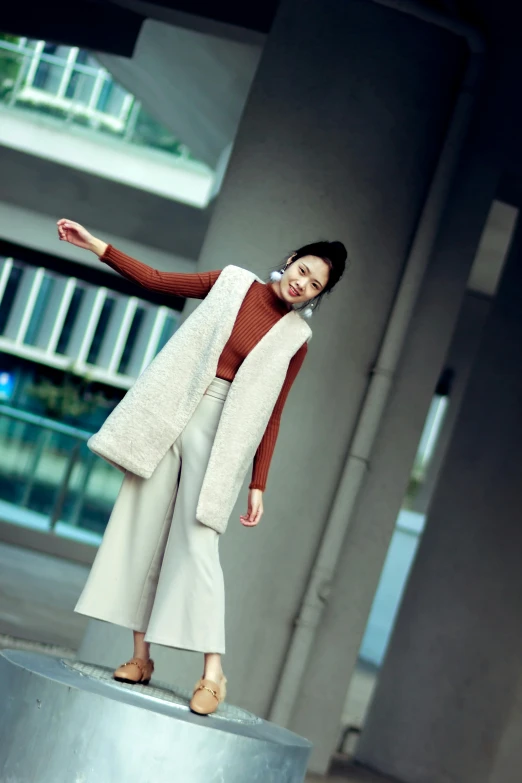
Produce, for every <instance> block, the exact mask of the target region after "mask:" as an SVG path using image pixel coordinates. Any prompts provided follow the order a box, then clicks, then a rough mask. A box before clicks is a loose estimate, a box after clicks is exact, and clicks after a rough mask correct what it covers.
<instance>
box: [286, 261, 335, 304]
mask: <svg viewBox="0 0 522 783" xmlns="http://www.w3.org/2000/svg"><path fill="white" fill-rule="evenodd" d="M329 274H330V267H329V266H328V264H327V263H326V261H323V259H322V258H318V257H317V256H303V257H302V258H299V259H297V261H293V260H292V259H291V258H290V259H289V261H288V265H287V267H286V269H285V271H284V274H283V277H282V278H281V280H280V281H279V283H278V284H276V286H274V287H275V288H276V292H277V294H278V295H279V296H280V298H281V299H283V300H284V301H285V302H287V303H288V304H292V305H297V304H302V303H303V302H308V301H310V299H314V297H316V296H318V294H320V293H321V291H322V290H323V289H324V287H325V285H326V284H327V282H328V276H329Z"/></svg>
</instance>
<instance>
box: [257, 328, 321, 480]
mask: <svg viewBox="0 0 522 783" xmlns="http://www.w3.org/2000/svg"><path fill="white" fill-rule="evenodd" d="M307 350H308V346H307V344H306V343H305V344H304V345H303V346H301V348H300V349H299V350H298V351H297V353H296V354H295V356H293V357H292V360H291V361H290V364H289V365H288V370H287V372H286V378H285V382H284V384H283V388H282V389H281V391H280V392H279V397H278V398H277V402H276V404H275V406H274V410H273V411H272V415H271V417H270V420H269V422H268V424H267V427H266V430H265V434H264V435H263V439H262V441H261V443H260V444H259V447H258V449H257V452H256V455H255V457H254V467H253V470H252V481H251V482H250V487H249V488H250V489H261V490H263V492H264V490H265V489H266V482H267V478H268V471H269V469H270V462H271V461H272V454H273V453H274V449H275V445H276V441H277V435H278V433H279V425H280V422H281V414H282V412H283V408H284V407H285V402H286V398H287V397H288V394H289V392H290V389H291V388H292V384H293V382H294V381H295V379H296V378H297V374H298V372H299V370H300V369H301V367H302V365H303V362H304V360H305V356H306V352H307Z"/></svg>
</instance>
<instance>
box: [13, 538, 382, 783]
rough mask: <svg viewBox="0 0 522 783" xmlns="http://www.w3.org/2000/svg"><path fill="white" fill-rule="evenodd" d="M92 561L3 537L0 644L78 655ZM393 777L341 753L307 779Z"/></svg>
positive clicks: (351, 710) (360, 781) (355, 718)
mask: <svg viewBox="0 0 522 783" xmlns="http://www.w3.org/2000/svg"><path fill="white" fill-rule="evenodd" d="M88 573H89V566H85V565H80V564H79V563H72V562H69V561H67V560H64V559H61V558H57V557H52V556H50V555H46V554H43V553H41V552H33V551H31V550H28V549H23V548H21V547H17V546H12V545H10V544H4V543H2V542H0V648H6V647H11V648H12V647H17V648H20V647H21V648H23V649H35V650H41V651H42V652H46V653H48V654H54V655H60V656H72V655H74V652H75V651H76V650H77V649H78V647H79V644H80V641H81V639H82V636H83V634H84V631H85V627H86V625H87V622H88V619H87V618H86V617H82V616H80V615H76V614H75V613H74V611H73V609H74V605H75V603H76V600H77V598H78V596H79V594H80V592H81V589H82V587H83V585H84V583H85V580H86V578H87V574H88ZM374 683H375V677H374V675H373V674H372V673H371V672H365V671H364V670H363V671H361V672H359V673H358V674H357V676H356V678H354V683H352V686H351V688H350V691H351V696H350V699H349V705H348V708H347V716H345V717H348V718H349V720H346V722H347V723H351V724H355V725H359V722H360V721H361V719H362V717H363V716H364V712H365V710H366V707H367V704H368V700H369V697H370V695H371V692H372V690H373V687H374ZM341 781H344V783H388V782H387V779H385V778H383V777H380V776H375V775H373V774H372V773H371V772H369V771H367V770H364V769H361V768H357V767H354V766H352V765H351V764H350V763H349V762H348V761H347V760H346V759H345V758H341V757H340V758H338V759H335V760H334V762H333V764H332V770H331V773H330V775H329V776H328V777H317V776H309V777H307V783H320V782H322V783H341Z"/></svg>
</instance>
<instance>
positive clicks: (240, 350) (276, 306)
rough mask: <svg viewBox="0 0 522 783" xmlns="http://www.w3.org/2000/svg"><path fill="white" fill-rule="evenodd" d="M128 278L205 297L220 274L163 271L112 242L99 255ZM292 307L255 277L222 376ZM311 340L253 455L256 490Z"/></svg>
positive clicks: (155, 287)
mask: <svg viewBox="0 0 522 783" xmlns="http://www.w3.org/2000/svg"><path fill="white" fill-rule="evenodd" d="M100 259H101V261H104V262H105V263H106V264H108V265H109V266H110V267H112V269H114V270H116V272H119V273H120V274H121V275H123V277H126V278H127V279H128V280H132V281H133V282H135V283H138V284H139V285H141V286H142V287H143V288H148V289H150V290H152V291H161V292H162V293H166V294H173V295H175V296H183V297H186V298H189V299H204V298H205V296H206V295H207V294H208V292H209V291H210V289H211V288H212V286H213V285H214V283H215V282H216V280H217V279H218V277H219V274H220V272H219V270H217V271H215V272H204V273H202V274H182V273H178V272H159V271H158V270H157V269H152V268H151V267H149V266H147V265H146V264H142V263H141V262H140V261H136V259H134V258H131V257H130V256H128V255H126V254H125V253H122V252H120V251H119V250H116V248H114V247H112V245H108V247H107V249H106V251H105V253H104V254H103V255H102V256H101V257H100ZM287 312H288V307H287V306H286V304H285V303H284V302H283V301H281V299H279V297H278V296H277V295H276V294H275V292H274V289H273V288H272V286H271V285H264V284H263V283H258V282H257V281H255V282H254V283H252V285H251V286H250V288H249V290H248V292H247V295H246V296H245V298H244V300H243V303H242V305H241V308H240V310H239V313H238V315H237V318H236V322H235V324H234V328H233V330H232V334H231V335H230V338H229V340H228V342H227V344H226V345H225V347H224V348H223V352H222V354H221V356H220V359H219V363H218V367H217V372H216V374H217V376H218V378H223V379H224V380H226V381H232V380H233V379H234V377H235V374H236V372H237V371H238V369H239V367H240V366H241V363H242V362H243V360H244V359H245V357H246V356H247V355H248V354H249V353H250V351H251V350H252V348H254V346H255V345H257V343H258V342H259V341H260V340H261V338H262V337H264V335H265V334H266V333H267V332H268V331H269V329H271V328H272V326H274V324H275V323H277V321H278V320H279V319H280V318H282V317H283V315H285V314H286V313H287ZM306 350H307V346H306V343H305V345H303V346H302V347H301V348H300V349H299V351H298V352H297V353H296V354H295V356H294V357H293V359H292V360H291V362H290V364H289V366H288V371H287V374H286V379H285V382H284V384H283V388H282V389H281V392H280V394H279V398H278V400H277V402H276V404H275V407H274V410H273V412H272V416H271V417H270V421H269V422H268V424H267V428H266V430H265V434H264V436H263V439H262V441H261V443H260V444H259V447H258V449H257V452H256V456H255V458H254V468H253V471H252V481H251V483H250V488H251V489H261V490H264V489H265V487H266V481H267V476H268V470H269V468H270V461H271V459H272V454H273V453H274V448H275V444H276V440H277V434H278V432H279V423H280V420H281V413H282V412H283V407H284V404H285V402H286V398H287V397H288V393H289V391H290V389H291V387H292V384H293V382H294V380H295V378H296V376H297V373H298V372H299V370H300V369H301V365H302V364H303V361H304V358H305V356H306Z"/></svg>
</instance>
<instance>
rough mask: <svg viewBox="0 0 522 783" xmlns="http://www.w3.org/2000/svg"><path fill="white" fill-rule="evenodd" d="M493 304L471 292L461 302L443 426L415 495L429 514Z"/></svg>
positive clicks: (419, 508) (448, 365)
mask: <svg viewBox="0 0 522 783" xmlns="http://www.w3.org/2000/svg"><path fill="white" fill-rule="evenodd" d="M490 307H491V299H490V298H489V297H487V296H484V295H482V294H476V293H474V292H473V291H468V293H467V294H466V296H465V297H464V300H463V302H462V307H461V310H460V313H459V319H458V321H457V325H456V327H455V333H454V335H453V338H452V341H451V345H450V347H449V351H448V355H447V356H446V360H445V363H444V367H445V368H447V369H449V370H451V371H452V373H453V378H452V381H451V390H450V394H449V405H448V408H447V410H446V413H445V416H444V421H443V423H442V429H441V431H440V433H439V436H438V438H437V443H436V444H435V450H434V452H433V454H432V457H431V460H430V463H429V465H428V470H427V473H426V477H425V480H424V481H423V483H422V486H421V487H420V488H419V492H418V493H417V495H416V497H415V505H414V510H415V511H417V512H418V513H419V514H426V512H427V510H428V508H429V504H430V502H431V498H432V496H433V492H434V489H435V486H436V484H437V480H438V478H439V474H440V471H441V468H442V465H443V464H444V458H445V456H446V452H447V450H448V447H449V444H450V442H451V437H452V435H453V430H454V428H455V424H456V423H457V420H458V417H459V414H460V409H461V405H462V400H463V398H464V394H465V392H466V388H467V385H468V380H469V376H470V373H471V370H472V367H473V364H474V362H475V357H476V354H477V351H478V348H479V346H480V342H481V339H482V333H483V329H484V325H485V323H486V320H487V317H488V315H489V311H490Z"/></svg>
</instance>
